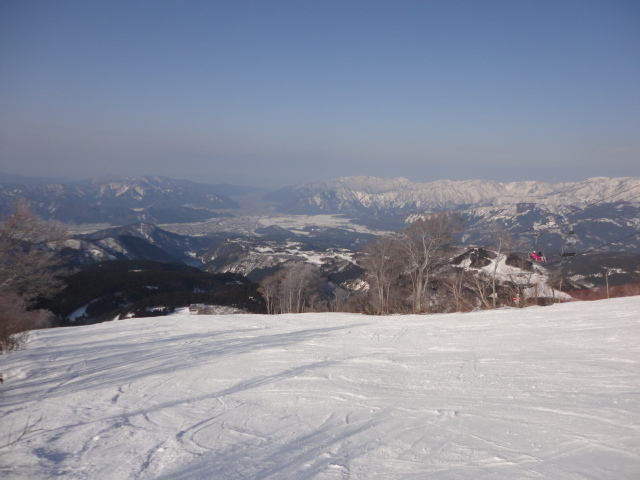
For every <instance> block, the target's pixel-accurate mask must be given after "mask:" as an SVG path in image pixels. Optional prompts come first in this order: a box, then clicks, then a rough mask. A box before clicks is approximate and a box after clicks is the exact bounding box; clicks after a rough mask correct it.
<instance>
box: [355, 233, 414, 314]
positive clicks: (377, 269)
mask: <svg viewBox="0 0 640 480" xmlns="http://www.w3.org/2000/svg"><path fill="white" fill-rule="evenodd" d="M401 252H402V250H401V247H400V244H399V242H398V239H397V238H395V237H390V236H382V237H378V239H377V240H376V241H375V242H373V243H368V244H367V245H365V247H364V249H363V252H362V253H363V255H362V257H361V261H360V264H361V266H362V268H364V269H365V271H366V272H367V280H368V282H369V286H370V295H371V300H372V302H373V310H374V312H375V313H376V314H378V315H386V314H388V313H389V312H390V306H391V301H390V300H391V293H392V291H394V282H397V280H398V278H399V277H400V275H401V274H402V272H403V268H404V267H403V262H402V259H401V256H400V253H401Z"/></svg>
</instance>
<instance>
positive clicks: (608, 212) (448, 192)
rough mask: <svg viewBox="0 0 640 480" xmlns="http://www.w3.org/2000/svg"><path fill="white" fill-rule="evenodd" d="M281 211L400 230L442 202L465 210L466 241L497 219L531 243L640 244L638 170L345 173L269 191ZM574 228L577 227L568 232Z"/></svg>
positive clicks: (476, 240)
mask: <svg viewBox="0 0 640 480" xmlns="http://www.w3.org/2000/svg"><path fill="white" fill-rule="evenodd" d="M266 198H267V199H269V200H271V201H274V202H277V204H278V207H277V208H278V210H279V211H280V212H282V213H288V214H299V215H302V214H304V215H314V214H342V215H345V216H348V217H350V218H352V219H353V221H354V222H357V223H361V224H364V225H368V226H371V227H375V228H383V229H389V230H399V229H401V228H403V227H404V226H406V225H407V221H411V220H412V219H415V218H417V217H418V216H420V215H423V214H426V213H431V212H435V211H439V210H454V211H458V212H460V213H461V214H462V215H463V217H464V218H465V233H464V234H463V235H462V236H461V237H460V240H461V241H462V242H463V243H468V244H483V243H484V244H487V243H489V242H490V237H491V235H490V232H491V229H492V226H493V225H495V224H496V223H499V224H501V225H502V226H503V227H504V228H505V229H506V230H507V231H509V232H511V233H512V234H514V235H516V236H518V237H519V238H518V239H519V240H520V241H521V243H523V244H524V245H525V246H526V247H530V248H535V249H546V250H548V251H551V252H553V253H560V252H563V251H565V250H566V249H567V247H568V245H567V243H571V244H572V245H571V249H576V248H580V249H581V250H589V249H593V248H605V247H606V248H607V249H608V250H630V251H637V252H640V243H639V241H638V237H637V235H634V233H636V234H637V233H638V231H639V230H640V178H627V177H625V178H604V177H596V178H590V179H588V180H585V181H583V182H575V183H547V182H533V181H527V182H511V183H499V182H494V181H490V180H469V181H452V180H439V181H435V182H430V183H415V182H411V181H410V180H407V179H406V178H394V179H381V178H376V177H346V178H337V179H334V180H330V181H327V182H318V183H310V184H301V185H294V186H291V187H286V188H283V189H281V190H278V191H276V192H272V193H270V194H267V196H266ZM570 232H574V233H570Z"/></svg>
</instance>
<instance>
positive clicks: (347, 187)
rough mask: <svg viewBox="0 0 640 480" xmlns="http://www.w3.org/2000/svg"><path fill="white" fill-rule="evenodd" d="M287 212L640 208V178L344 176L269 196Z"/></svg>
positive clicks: (280, 191) (298, 186)
mask: <svg viewBox="0 0 640 480" xmlns="http://www.w3.org/2000/svg"><path fill="white" fill-rule="evenodd" d="M268 198H269V199H272V200H275V201H278V202H279V203H280V210H281V211H283V212H287V213H300V214H315V213H349V214H354V213H367V212H368V213H374V212H388V213H400V212H416V211H420V212H428V211H434V210H442V209H456V210H458V209H461V208H464V207H468V206H473V207H476V208H477V207H487V206H502V205H516V204H521V203H535V204H543V205H554V206H566V205H573V206H575V207H580V206H582V207H584V206H586V205H588V204H590V203H594V202H602V201H605V200H607V201H616V202H618V201H625V202H633V203H635V204H636V205H640V200H639V199H640V178H604V177H596V178H590V179H589V180H585V181H584V182H576V183H555V184H552V183H546V182H533V181H530V182H511V183H498V182H494V181H491V180H465V181H453V180H438V181H435V182H429V183H416V182H411V181H410V180H407V179H406V178H402V177H399V178H392V179H382V178H376V177H343V178H337V179H335V180H329V181H327V182H318V183H309V184H300V185H294V186H291V187H286V188H283V189H281V190H278V191H277V192H274V193H272V194H270V195H268Z"/></svg>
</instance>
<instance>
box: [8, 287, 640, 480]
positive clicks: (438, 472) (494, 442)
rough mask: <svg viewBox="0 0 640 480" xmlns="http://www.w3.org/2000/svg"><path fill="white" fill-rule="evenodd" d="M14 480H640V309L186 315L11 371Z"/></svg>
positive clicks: (73, 346)
mask: <svg viewBox="0 0 640 480" xmlns="http://www.w3.org/2000/svg"><path fill="white" fill-rule="evenodd" d="M0 362H1V366H0V371H2V372H4V376H5V383H4V385H2V386H0V415H1V419H0V421H1V432H0V444H2V445H4V444H5V443H7V441H8V437H9V429H10V428H11V427H12V425H13V428H12V430H13V432H14V433H13V435H14V436H15V432H16V430H19V429H21V428H23V427H24V425H25V424H26V423H27V422H28V421H29V422H34V421H36V420H38V419H40V418H41V419H42V420H41V421H40V423H39V424H38V425H37V426H38V427H39V428H41V429H42V430H40V431H37V432H34V433H33V434H32V435H31V436H30V437H29V438H27V439H23V440H22V441H20V442H18V443H17V444H15V445H13V446H10V447H5V448H1V449H0V477H2V478H4V479H13V478H25V479H49V478H69V479H114V480H116V479H117V480H123V479H156V478H157V479H347V478H351V479H469V480H471V479H474V480H475V479H547V480H548V479H562V480H571V479H598V480H602V479H616V480H622V479H637V478H640V297H631V298H623V299H614V300H605V301H599V302H581V303H578V302H576V303H570V304H562V305H556V306H552V307H545V308H539V307H534V308H528V309H522V310H516V309H506V310H498V311H484V312H477V313H469V314H449V315H428V316H391V317H371V316H364V315H355V314H302V315H282V316H262V315H227V316H224V315H219V316H190V315H187V314H180V315H173V316H170V317H161V318H152V319H131V320H123V321H118V322H112V323H105V324H100V325H93V326H86V327H73V328H66V329H54V330H43V331H38V332H35V333H34V334H33V337H32V341H31V342H30V344H29V345H28V347H27V349H26V350H24V351H20V352H15V353H11V354H8V355H4V356H2V357H0Z"/></svg>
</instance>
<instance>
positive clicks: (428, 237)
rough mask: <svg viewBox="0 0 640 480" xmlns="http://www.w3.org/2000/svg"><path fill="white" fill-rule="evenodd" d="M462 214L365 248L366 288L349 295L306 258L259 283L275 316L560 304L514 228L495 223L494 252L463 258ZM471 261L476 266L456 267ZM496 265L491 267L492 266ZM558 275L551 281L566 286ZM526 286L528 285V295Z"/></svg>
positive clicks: (424, 222)
mask: <svg viewBox="0 0 640 480" xmlns="http://www.w3.org/2000/svg"><path fill="white" fill-rule="evenodd" d="M462 228H463V219H462V217H461V215H460V214H458V213H455V212H448V211H443V212H438V213H434V214H430V215H426V216H424V217H422V218H419V219H418V220H416V221H415V222H414V223H413V224H411V225H410V226H409V227H408V228H406V229H404V230H403V231H401V232H400V233H397V234H393V235H386V236H380V237H378V238H377V240H376V241H374V242H372V243H369V244H367V245H365V247H364V248H363V251H362V252H361V254H359V257H358V264H359V266H360V267H361V268H362V269H363V271H364V280H365V281H366V283H365V288H361V289H356V290H355V291H351V292H347V291H346V290H344V289H341V288H339V287H337V286H336V285H335V284H332V283H331V282H328V280H327V279H325V278H323V277H322V274H321V271H320V270H319V269H318V268H316V267H313V266H311V265H306V264H303V263H298V264H294V265H293V266H288V267H286V268H284V269H282V270H280V271H279V272H277V273H276V274H274V275H271V276H269V277H267V278H265V279H264V280H263V281H262V282H261V285H260V288H259V291H260V293H262V295H263V297H264V299H265V302H266V305H267V311H268V312H269V313H299V312H305V311H340V310H342V311H349V312H363V313H369V314H374V315H388V314H391V313H425V312H453V311H470V310H474V309H477V308H487V309H489V308H497V307H499V306H503V305H510V306H519V307H522V306H525V305H528V304H532V303H537V304H545V302H552V301H555V300H556V299H555V298H551V299H546V298H544V297H543V296H542V295H541V294H539V292H537V291H534V292H532V291H531V290H532V289H533V290H536V289H537V286H536V285H537V284H536V282H534V281H532V276H533V272H534V270H533V266H532V264H531V262H530V261H529V260H528V259H527V258H526V256H524V255H519V254H516V253H507V252H511V251H513V250H517V249H518V245H517V242H515V241H514V240H513V237H511V236H510V235H509V234H508V232H506V231H504V229H502V228H500V227H499V226H496V227H495V228H494V231H493V233H492V237H491V239H490V240H491V243H492V250H487V249H484V248H472V249H469V250H468V251H467V252H466V253H464V254H463V255H459V257H458V258H452V257H455V256H456V255H457V254H459V253H460V249H459V247H457V246H456V245H455V241H454V235H455V234H456V233H459V232H461V231H462ZM465 259H466V261H468V264H467V265H468V266H470V267H471V268H462V267H460V266H458V265H460V264H461V263H462V261H463V260H465ZM501 262H506V264H507V265H509V266H512V267H515V270H514V271H515V272H518V273H517V274H516V273H514V274H513V275H512V277H511V278H509V279H508V280H506V281H505V280H504V278H503V279H502V280H501V281H499V280H498V277H499V275H498V264H499V263H501ZM492 263H493V267H492V268H491V269H490V270H487V269H486V268H483V267H487V266H488V265H491V264H492ZM560 280H561V279H560V277H558V275H557V272H556V274H555V275H554V274H553V272H551V274H550V278H549V281H550V283H553V286H554V287H555V288H559V286H558V285H557V284H558V283H560V287H561V286H562V285H561V281H560ZM525 290H527V292H526V294H525Z"/></svg>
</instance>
